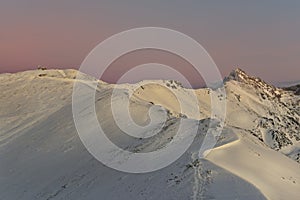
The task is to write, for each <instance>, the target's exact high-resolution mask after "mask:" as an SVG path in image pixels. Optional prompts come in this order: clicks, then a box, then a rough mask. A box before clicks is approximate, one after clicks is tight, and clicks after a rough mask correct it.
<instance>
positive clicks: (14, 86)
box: [0, 70, 300, 200]
mask: <svg viewBox="0 0 300 200" xmlns="http://www.w3.org/2000/svg"><path fill="white" fill-rule="evenodd" d="M76 74H77V71H75V70H45V71H44V70H36V71H27V72H22V73H16V74H1V75H0V80H1V84H0V91H1V94H2V95H1V98H0V118H1V120H0V127H1V129H0V159H1V163H0V177H1V178H0V184H1V186H2V187H1V188H0V199H28V200H29V199H30V200H32V199H112V200H114V199H115V200H117V199H228V200H231V199H249V200H250V199H251V200H252V199H272V200H273V199H299V197H300V194H299V192H298V191H299V189H300V165H299V164H298V163H297V162H295V161H298V162H299V139H298V138H299V135H300V134H299V124H298V123H297V122H299V98H298V97H297V96H295V95H294V94H293V93H292V92H288V91H284V90H281V89H278V88H275V87H272V86H270V85H268V84H266V83H264V82H262V81H261V80H258V79H257V80H256V79H255V78H253V77H250V76H248V75H247V74H246V73H244V72H242V71H241V70H236V71H234V72H233V73H232V74H231V75H230V77H229V78H227V79H226V83H225V87H226V91H227V118H226V127H225V128H224V130H223V133H222V135H221V137H220V138H219V141H218V143H217V145H216V148H215V149H214V150H213V151H212V152H211V153H210V154H209V155H208V157H207V159H206V160H200V159H199V158H198V152H199V148H200V146H201V143H202V141H203V138H204V134H205V133H206V131H207V128H208V124H209V122H210V113H211V112H210V109H211V108H210V105H211V102H210V92H211V91H210V90H209V89H198V90H196V91H195V92H196V94H197V98H198V101H199V102H200V103H199V104H200V115H199V113H196V112H195V111H194V110H187V111H186V112H185V113H181V109H180V105H179V103H178V100H176V97H174V95H173V94H172V93H171V92H170V91H172V90H177V92H179V93H180V94H181V97H182V99H183V101H184V102H185V103H186V104H187V105H188V104H190V103H192V102H193V101H192V100H191V99H190V97H189V95H188V94H189V91H188V89H185V88H182V87H181V86H180V84H178V83H176V82H174V81H154V82H153V81H151V82H147V81H145V82H144V83H141V85H143V88H142V87H140V88H139V89H138V90H136V91H134V93H133V97H132V98H131V99H130V111H131V115H132V117H133V119H134V121H135V122H136V123H137V124H140V125H146V124H148V123H149V116H148V110H149V109H150V108H151V107H153V106H155V109H154V110H153V112H154V116H157V117H158V118H159V117H160V113H161V112H162V110H164V109H166V110H167V111H168V112H167V122H166V124H165V128H164V129H163V130H162V131H160V132H159V133H158V134H157V135H155V136H154V137H151V138H149V139H143V140H140V139H138V138H137V139H133V138H131V137H129V136H127V135H125V134H124V133H123V132H122V131H121V130H120V128H118V126H117V125H116V124H115V122H114V120H113V116H112V112H111V110H110V104H111V101H110V97H111V94H112V90H113V88H114V87H115V85H110V84H106V83H104V82H101V81H97V80H95V79H91V78H90V77H86V76H85V75H82V77H83V78H82V79H81V80H75V76H76ZM85 77H86V79H85ZM241 77H242V78H241ZM76 81H81V82H82V83H85V84H87V85H88V84H90V82H97V83H98V88H97V93H96V99H95V103H96V110H97V114H98V120H99V121H100V122H101V124H102V125H103V128H104V129H105V130H107V131H108V132H109V135H108V137H109V138H110V139H111V140H112V141H113V142H114V143H116V144H117V145H118V146H120V147H123V148H125V149H128V150H130V151H133V152H148V151H152V150H154V149H157V148H164V146H165V145H166V144H167V143H169V142H170V140H172V137H173V136H174V134H175V133H176V130H177V129H178V123H179V120H180V119H186V120H188V122H189V123H190V124H191V125H192V126H198V134H197V136H196V138H195V140H194V142H193V144H192V146H191V147H190V148H189V149H188V150H187V151H186V152H185V153H184V155H183V156H181V157H180V159H178V160H177V161H176V162H174V163H173V164H171V165H170V166H168V167H166V168H164V169H162V170H159V171H156V172H151V173H147V174H128V173H123V172H118V171H115V170H112V169H110V168H108V167H106V166H104V165H103V164H101V163H100V162H99V161H97V160H96V159H95V158H93V157H92V156H91V155H90V154H89V152H88V151H87V150H86V149H85V147H84V146H83V145H82V143H81V141H80V138H79V137H78V135H77V132H76V129H75V125H74V122H73V118H72V106H71V104H72V102H71V95H72V87H73V84H74V82H76ZM164 85H165V87H163V86H164ZM132 86H133V85H129V84H123V85H118V86H116V87H117V88H118V89H119V90H120V91H122V92H125V93H127V91H129V90H131V89H132V88H133V87H132ZM166 88H167V89H166ZM121 103H122V102H121ZM156 128H157V127H149V129H147V132H151V131H153V130H154V129H156ZM285 155H287V156H288V157H287V156H285ZM289 157H290V158H289ZM237 158H239V159H237ZM253 163H254V164H253ZM275 166H276V167H275Z"/></svg>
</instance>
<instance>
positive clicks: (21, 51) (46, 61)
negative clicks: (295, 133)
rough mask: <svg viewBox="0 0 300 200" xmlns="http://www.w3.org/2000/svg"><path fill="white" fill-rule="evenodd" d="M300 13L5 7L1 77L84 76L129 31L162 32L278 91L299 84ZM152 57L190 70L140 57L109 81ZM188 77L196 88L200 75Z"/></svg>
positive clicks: (134, 5) (127, 5)
mask: <svg viewBox="0 0 300 200" xmlns="http://www.w3.org/2000/svg"><path fill="white" fill-rule="evenodd" d="M299 11H300V3H299V1H286V2H285V3H282V2H281V1H279V0H275V1H272V2H269V3H268V4H267V3H261V2H260V1H252V2H247V3H246V2H239V3H237V2H236V1H226V3H213V2H211V3H209V2H205V3H200V2H199V3H198V2H197V1H192V0H187V1H182V2H180V1H177V0H175V1H158V0H154V1H151V2H150V1H134V0H132V1H131V0H124V1H119V2H117V1H108V0H107V1H95V0H87V1H77V0H75V1H70V0H65V1H56V0H54V1H37V0H26V1H25V0H24V1H22V2H19V1H17V0H10V1H8V0H5V1H1V2H0V44H1V45H0V72H15V71H21V70H27V69H33V68H36V66H37V65H44V66H48V67H49V68H78V67H79V66H80V64H81V62H82V61H83V59H84V58H85V56H86V55H87V54H88V53H89V52H90V51H91V50H92V49H93V48H94V47H95V46H96V45H97V44H98V43H99V42H101V41H103V40H104V39H106V38H107V37H109V36H111V35H113V34H116V33H118V32H120V31H124V30H127V29H130V28H135V27H144V26H158V27H166V28H171V29H174V30H178V31H180V32H183V33H185V34H187V35H189V36H191V37H193V38H194V39H195V40H197V41H198V42H199V43H200V44H202V45H203V46H204V47H205V48H206V50H207V51H208V52H209V53H210V55H211V56H212V58H213V59H214V61H215V62H216V64H217V66H218V67H219V69H220V71H221V73H222V74H223V75H227V74H228V73H229V72H230V71H231V70H232V69H233V68H235V67H241V68H243V69H244V70H246V71H247V72H248V73H250V74H253V75H256V76H260V77H261V78H263V79H265V80H266V81H269V82H272V83H276V82H284V81H295V80H300V76H299V73H300V67H299V55H300V39H299V35H300V12H299ZM151 54H152V58H153V59H157V61H159V60H160V61H161V62H165V64H166V63H167V64H168V63H169V64H171V65H175V66H174V67H175V68H176V67H177V69H179V70H180V69H181V71H185V69H186V65H185V64H186V63H184V61H179V60H178V59H177V58H175V57H174V56H173V57H172V56H166V55H161V56H159V55H157V54H156V53H154V52H152V53H150V54H149V56H148V57H147V56H142V55H143V54H141V53H136V55H135V56H134V54H130V55H128V57H127V58H122V59H123V60H122V59H121V61H116V63H115V64H114V65H113V66H111V68H114V69H110V71H111V72H110V73H109V72H107V73H106V76H105V77H104V79H105V80H106V81H112V82H113V81H115V80H116V79H117V77H119V76H120V74H122V72H124V70H125V71H126V70H127V69H129V68H130V65H135V64H136V63H139V64H141V63H143V62H154V61H155V60H154V61H152V60H151V59H152V58H151ZM145 57H146V58H145ZM181 64H182V65H181ZM187 65H188V64H187ZM112 72H113V73H112ZM185 73H186V75H187V76H188V77H190V79H192V80H193V81H192V82H194V83H193V84H196V85H197V78H196V77H194V75H193V71H192V70H187V71H186V72H185ZM153 78H155V77H153Z"/></svg>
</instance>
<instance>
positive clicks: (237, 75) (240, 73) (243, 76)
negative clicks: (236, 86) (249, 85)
mask: <svg viewBox="0 0 300 200" xmlns="http://www.w3.org/2000/svg"><path fill="white" fill-rule="evenodd" d="M253 78H254V77H251V76H249V75H248V74H247V73H246V72H245V71H244V70H242V69H240V68H236V69H234V70H233V71H231V72H230V74H229V76H228V77H226V78H225V81H229V80H234V81H238V82H245V81H246V80H249V79H253ZM256 79H258V78H256Z"/></svg>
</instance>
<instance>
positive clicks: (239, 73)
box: [224, 68, 281, 97]
mask: <svg viewBox="0 0 300 200" xmlns="http://www.w3.org/2000/svg"><path fill="white" fill-rule="evenodd" d="M231 80H233V81H237V82H239V83H243V84H246V85H248V86H251V87H253V88H255V89H259V90H261V91H263V92H264V93H265V94H268V96H270V97H280V96H281V95H280V90H279V89H278V88H276V87H274V86H273V85H270V84H268V83H266V82H265V81H263V80H262V79H260V78H258V77H254V76H250V75H248V74H247V73H246V72H245V71H243V70H242V69H240V68H237V69H235V70H233V71H232V72H231V73H230V74H229V76H228V77H226V78H225V79H224V82H229V81H231Z"/></svg>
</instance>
